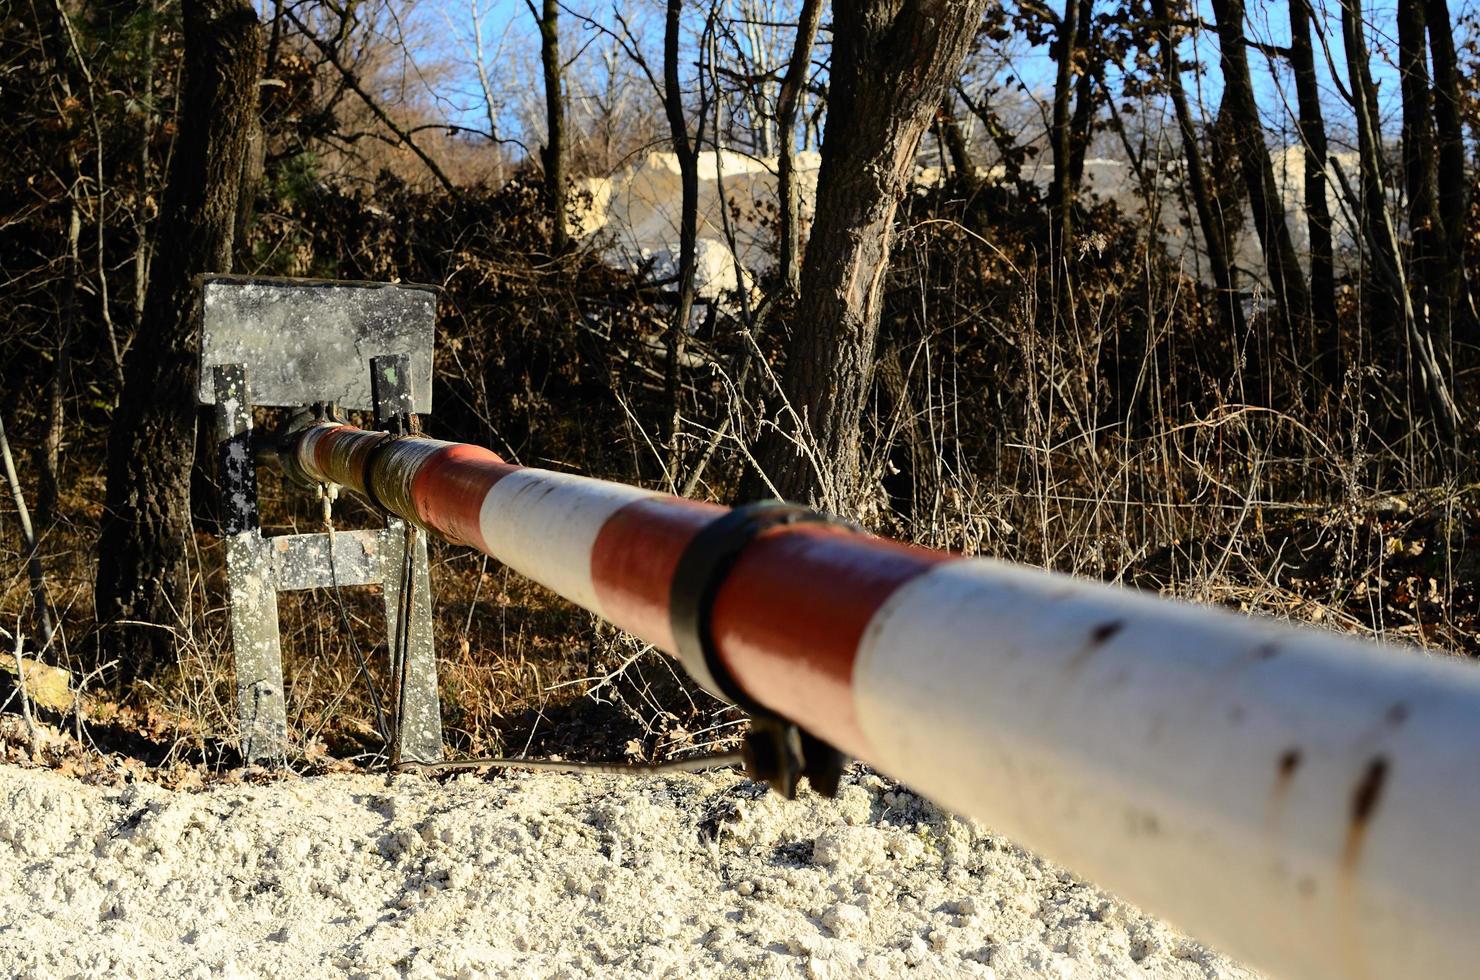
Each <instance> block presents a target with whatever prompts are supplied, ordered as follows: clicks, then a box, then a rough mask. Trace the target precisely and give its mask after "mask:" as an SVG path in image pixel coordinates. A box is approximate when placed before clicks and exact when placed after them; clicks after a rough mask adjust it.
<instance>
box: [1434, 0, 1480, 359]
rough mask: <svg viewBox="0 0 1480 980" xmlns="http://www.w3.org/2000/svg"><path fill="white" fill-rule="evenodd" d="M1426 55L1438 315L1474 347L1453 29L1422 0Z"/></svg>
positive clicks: (1477, 340)
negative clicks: (1438, 232)
mask: <svg viewBox="0 0 1480 980" xmlns="http://www.w3.org/2000/svg"><path fill="white" fill-rule="evenodd" d="M1426 7H1427V9H1426V14H1427V17H1426V20H1427V23H1428V29H1429V53H1430V56H1431V57H1432V59H1433V63H1434V125H1435V130H1436V133H1437V137H1438V161H1437V166H1438V180H1439V201H1438V205H1439V221H1440V225H1441V227H1442V228H1443V234H1444V268H1443V273H1442V276H1441V280H1440V283H1441V289H1442V300H1441V302H1442V307H1443V308H1442V313H1443V315H1444V316H1445V317H1446V318H1448V319H1449V320H1450V321H1451V322H1452V323H1453V324H1454V327H1455V330H1454V332H1455V336H1456V338H1463V339H1465V340H1467V341H1468V342H1469V343H1472V344H1480V321H1477V318H1476V316H1475V310H1474V308H1473V306H1472V305H1471V304H1470V300H1469V296H1468V289H1469V287H1468V282H1467V276H1466V274H1465V231H1466V227H1465V224H1466V213H1467V210H1468V204H1467V201H1466V194H1467V190H1468V188H1469V186H1470V185H1469V181H1468V180H1466V179H1465V136H1464V102H1463V95H1462V94H1461V91H1460V72H1459V61H1458V59H1457V57H1456V54H1455V49H1454V27H1453V23H1452V22H1451V20H1450V17H1449V4H1448V3H1447V2H1446V0H1426Z"/></svg>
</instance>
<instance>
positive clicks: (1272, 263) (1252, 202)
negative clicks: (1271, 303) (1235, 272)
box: [1213, 0, 1310, 337]
mask: <svg viewBox="0 0 1480 980" xmlns="http://www.w3.org/2000/svg"><path fill="white" fill-rule="evenodd" d="M1213 16H1214V17H1215V18H1216V20H1217V25H1218V49H1219V58H1220V60H1221V61H1222V64H1223V85H1224V89H1223V105H1224V108H1225V110H1226V111H1227V112H1228V114H1229V120H1230V122H1231V124H1232V137H1233V143H1234V146H1235V148H1236V149H1237V152H1238V156H1239V166H1240V169H1241V170H1242V172H1243V176H1244V184H1245V186H1246V187H1247V188H1248V192H1249V208H1250V210H1251V211H1252V212H1253V214H1254V227H1255V229H1256V230H1257V231H1258V233H1259V244H1260V245H1261V246H1262V247H1263V249H1264V265H1265V268H1266V269H1267V270H1268V271H1269V285H1270V288H1271V289H1272V290H1273V291H1274V295H1275V300H1276V302H1278V304H1279V310H1280V315H1281V316H1282V317H1283V318H1284V320H1285V323H1286V324H1287V327H1288V329H1289V330H1290V331H1291V335H1292V337H1293V336H1298V335H1299V334H1300V333H1302V332H1304V331H1305V330H1307V329H1308V328H1309V323H1310V293H1309V292H1308V291H1307V290H1306V288H1305V276H1304V273H1302V272H1301V269H1300V260H1299V258H1298V257H1297V256H1296V254H1295V243H1294V241H1293V240H1292V239H1291V238H1290V227H1289V225H1288V224H1287V223H1286V220H1285V205H1284V202H1283V201H1282V200H1281V198H1280V190H1279V185H1278V184H1276V183H1275V179H1274V164H1273V163H1272V162H1271V160H1270V158H1269V147H1268V146H1267V145H1266V144H1265V142H1264V127H1263V125H1262V124H1261V123H1260V121H1259V106H1258V104H1257V103H1256V102H1255V101H1254V84H1253V81H1252V79H1251V77H1250V75H1249V60H1248V54H1247V52H1246V51H1245V44H1244V40H1245V39H1244V0H1213Z"/></svg>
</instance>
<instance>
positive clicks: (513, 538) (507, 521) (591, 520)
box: [478, 469, 657, 616]
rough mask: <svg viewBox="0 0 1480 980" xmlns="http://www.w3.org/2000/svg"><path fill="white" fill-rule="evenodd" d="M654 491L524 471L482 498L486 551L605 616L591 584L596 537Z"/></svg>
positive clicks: (481, 525) (571, 599) (518, 570)
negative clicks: (628, 507)
mask: <svg viewBox="0 0 1480 980" xmlns="http://www.w3.org/2000/svg"><path fill="white" fill-rule="evenodd" d="M653 496H657V494H655V493H654V492H653V491H651V490H642V489H639V488H637V487H629V486H627V485H625V484H622V483H609V482H607V481H605V480H593V479H590V478H589V477H582V476H573V475H571V474H567V473H555V472H552V471H550V470H535V469H523V470H518V471H516V472H514V473H511V474H509V475H508V476H506V477H504V478H502V479H501V480H499V481H498V482H497V483H495V484H494V485H493V487H492V489H490V490H489V491H488V496H487V497H485V498H484V499H483V506H482V509H481V512H480V515H479V520H478V524H479V533H481V534H482V535H483V542H484V550H485V551H487V552H488V553H489V554H492V555H494V556H496V557H497V558H498V559H499V560H500V561H502V562H503V563H504V564H506V565H508V566H509V567H510V568H512V569H514V570H515V571H516V572H518V573H519V574H521V575H525V576H527V577H529V578H532V579H534V580H535V581H536V582H538V583H540V584H541V585H543V586H545V587H546V588H548V589H551V590H553V591H555V592H558V593H560V594H561V595H563V596H565V597H566V598H567V599H569V600H570V601H572V602H574V603H576V604H577V605H579V606H581V607H582V608H584V609H587V610H589V611H591V612H594V613H596V614H597V615H598V616H603V615H605V611H604V610H603V609H602V608H601V602H600V600H599V599H598V598H597V595H596V586H595V584H594V583H593V582H592V579H591V552H592V551H593V550H594V548H595V545H596V537H597V535H598V534H600V533H601V529H602V527H603V526H604V525H605V524H606V522H607V520H609V519H610V518H611V516H612V515H613V514H615V513H616V512H617V511H619V510H621V509H622V508H623V507H625V506H626V505H628V504H630V503H634V502H635V501H638V500H643V499H646V498H648V497H653Z"/></svg>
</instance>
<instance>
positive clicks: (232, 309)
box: [200, 276, 437, 413]
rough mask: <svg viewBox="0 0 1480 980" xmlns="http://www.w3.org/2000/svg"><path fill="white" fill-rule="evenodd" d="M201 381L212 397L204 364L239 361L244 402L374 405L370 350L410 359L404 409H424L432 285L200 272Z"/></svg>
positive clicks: (428, 399) (205, 395) (428, 400)
mask: <svg viewBox="0 0 1480 980" xmlns="http://www.w3.org/2000/svg"><path fill="white" fill-rule="evenodd" d="M200 297H201V300H200V302H201V366H202V371H201V386H200V401H201V404H203V405H208V404H211V403H212V402H214V401H215V393H214V391H213V390H212V387H211V382H210V376H211V372H210V369H211V368H212V367H213V366H215V365H217V364H240V365H242V366H243V367H244V368H245V369H246V371H247V373H248V374H249V375H250V377H251V378H252V390H253V398H254V404H257V405H272V406H279V407H289V408H296V407H298V406H302V405H312V404H314V403H315V402H336V403H338V404H339V405H340V406H341V407H343V408H346V409H354V410H361V411H368V410H370V409H372V408H374V405H375V403H374V398H373V393H372V391H371V386H370V375H369V373H368V371H367V370H366V368H367V365H369V363H370V359H371V358H372V357H377V356H379V355H382V354H402V355H405V356H406V357H407V358H409V360H410V366H409V367H410V378H409V382H408V383H409V386H410V387H409V391H410V394H411V395H412V396H413V406H414V410H415V411H417V412H421V413H427V412H430V411H431V410H432V344H433V338H434V334H435V330H436V313H437V292H436V290H435V289H434V288H433V287H431V286H418V285H410V284H396V285H392V284H389V283H360V282H334V281H326V280H321V279H272V278H244V277H239V276H203V277H202V278H201V279H200Z"/></svg>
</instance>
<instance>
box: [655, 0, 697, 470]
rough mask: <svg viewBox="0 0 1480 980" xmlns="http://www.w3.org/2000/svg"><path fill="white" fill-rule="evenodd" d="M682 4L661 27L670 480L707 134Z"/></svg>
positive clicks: (672, 2)
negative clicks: (702, 142) (671, 232)
mask: <svg viewBox="0 0 1480 980" xmlns="http://www.w3.org/2000/svg"><path fill="white" fill-rule="evenodd" d="M682 14H683V0H668V4H667V14H666V17H665V19H664V24H663V111H664V114H665V115H666V116H667V117H668V132H669V135H670V137H671V138H672V140H673V154H674V156H676V157H677V158H678V179H679V185H680V188H681V192H680V197H681V200H680V201H679V221H678V303H677V304H676V305H675V306H674V308H673V319H672V321H671V322H670V323H669V325H668V352H667V353H668V363H667V370H666V372H665V378H664V387H665V389H666V394H667V398H668V412H667V415H666V416H665V420H664V421H665V426H664V427H665V430H666V431H665V432H664V433H663V441H664V443H665V445H666V449H667V451H668V457H669V458H668V464H667V465H668V472H669V477H670V479H676V478H677V476H678V462H679V446H678V432H679V395H680V388H681V385H680V379H679V365H680V363H681V361H682V359H683V345H684V338H685V337H686V336H687V335H688V329H689V317H690V315H691V313H692V311H693V309H694V271H695V270H694V262H695V253H696V252H697V250H698V242H699V134H701V133H703V132H704V120H703V115H704V113H703V111H702V110H701V112H700V120H699V124H698V126H696V127H695V129H694V135H693V137H692V138H691V137H690V136H689V124H688V120H687V119H686V118H685V117H684V109H683V85H682V83H681V81H680V78H679V63H678V57H679V50H678V49H679V42H680V29H681V27H682Z"/></svg>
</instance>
